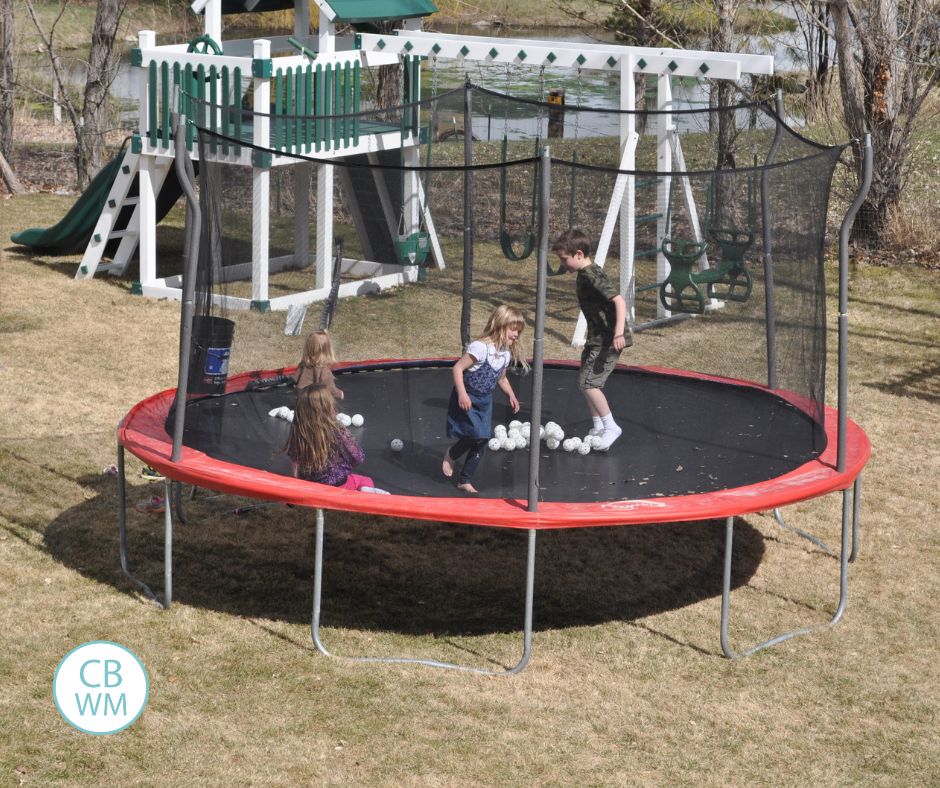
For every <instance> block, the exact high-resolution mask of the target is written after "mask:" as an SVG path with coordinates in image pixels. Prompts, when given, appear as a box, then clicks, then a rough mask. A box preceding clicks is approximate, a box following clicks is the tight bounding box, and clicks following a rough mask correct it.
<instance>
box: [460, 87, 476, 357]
mask: <svg viewBox="0 0 940 788" xmlns="http://www.w3.org/2000/svg"><path fill="white" fill-rule="evenodd" d="M463 163H464V171H463V304H462V306H461V309H460V344H461V346H462V347H463V349H464V350H466V349H467V346H468V345H469V344H470V305H471V304H470V302H471V294H472V292H473V170H472V169H471V167H472V166H473V87H472V85H471V83H470V77H469V76H468V77H467V81H466V83H465V84H464V89H463Z"/></svg>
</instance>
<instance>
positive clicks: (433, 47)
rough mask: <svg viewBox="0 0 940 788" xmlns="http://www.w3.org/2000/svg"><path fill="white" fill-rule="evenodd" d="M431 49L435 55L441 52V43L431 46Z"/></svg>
mask: <svg viewBox="0 0 940 788" xmlns="http://www.w3.org/2000/svg"><path fill="white" fill-rule="evenodd" d="M431 51H432V52H433V53H434V54H435V55H438V54H440V52H441V45H440V44H435V45H434V46H432V47H431Z"/></svg>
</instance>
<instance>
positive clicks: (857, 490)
mask: <svg viewBox="0 0 940 788" xmlns="http://www.w3.org/2000/svg"><path fill="white" fill-rule="evenodd" d="M861 491H862V477H861V474H859V475H858V476H857V477H856V478H855V484H854V485H853V488H852V500H853V504H852V549H851V552H850V553H849V563H854V561H855V559H856V558H858V533H859V510H860V507H861V503H860V501H861ZM774 520H776V521H777V524H778V525H780V526H781V527H782V528H786V529H787V530H788V531H792V532H793V533H795V534H796V535H797V536H802V537H803V538H804V539H806V540H808V541H810V542H812V543H813V544H814V545H816V546H817V547H818V548H820V549H821V550H823V551H824V552H826V553H828V554H829V555H831V556H833V557H835V556H836V555H838V553H836V551H835V550H833V549H832V548H831V547H829V545H827V544H826V543H825V542H823V541H822V539H820V538H819V537H817V536H813V534H811V533H808V532H806V531H804V530H803V529H802V528H797V527H796V526H793V525H790V524H789V523H787V522H786V521H785V520H784V519H783V515H782V514H781V513H780V510H779V509H774Z"/></svg>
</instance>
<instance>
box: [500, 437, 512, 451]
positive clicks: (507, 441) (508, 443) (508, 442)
mask: <svg viewBox="0 0 940 788" xmlns="http://www.w3.org/2000/svg"><path fill="white" fill-rule="evenodd" d="M500 444H501V445H502V447H503V449H505V450H506V451H514V450H515V448H516V439H515V438H510V437H508V436H507V437H505V438H503V439H502V440H501V441H500Z"/></svg>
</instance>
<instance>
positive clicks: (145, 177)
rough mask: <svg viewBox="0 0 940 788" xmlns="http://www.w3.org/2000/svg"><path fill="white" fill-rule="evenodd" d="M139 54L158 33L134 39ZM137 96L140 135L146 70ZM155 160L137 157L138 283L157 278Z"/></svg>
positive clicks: (145, 115) (145, 120)
mask: <svg viewBox="0 0 940 788" xmlns="http://www.w3.org/2000/svg"><path fill="white" fill-rule="evenodd" d="M137 42H138V43H137V45H138V46H139V47H140V49H141V51H145V50H148V49H153V48H154V47H155V46H156V44H157V34H156V33H155V32H154V31H153V30H142V31H141V32H140V34H139V35H138V37H137ZM137 86H138V87H137V91H138V92H137V95H138V96H140V102H139V105H140V106H139V108H138V109H139V113H140V121H139V125H138V128H139V129H140V133H141V136H143V135H145V134H146V130H147V129H149V128H150V97H149V88H150V83H149V77H148V70H147V69H146V68H140V69H138V72H137ZM155 164H156V160H155V159H154V157H153V156H145V155H142V156H141V157H140V170H139V173H138V181H137V184H138V193H139V197H138V203H137V215H138V217H139V218H140V239H139V242H138V255H139V259H140V272H139V275H140V283H141V285H145V284H148V283H149V282H152V281H153V280H155V279H156V278H157V199H156V195H155V194H154V192H153V175H154V169H155Z"/></svg>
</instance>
